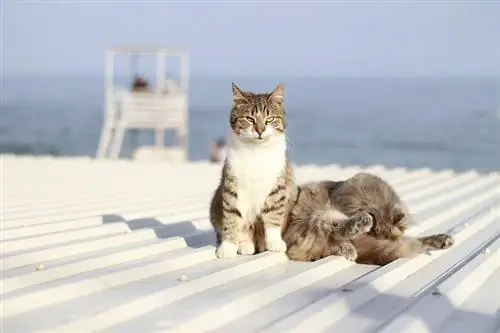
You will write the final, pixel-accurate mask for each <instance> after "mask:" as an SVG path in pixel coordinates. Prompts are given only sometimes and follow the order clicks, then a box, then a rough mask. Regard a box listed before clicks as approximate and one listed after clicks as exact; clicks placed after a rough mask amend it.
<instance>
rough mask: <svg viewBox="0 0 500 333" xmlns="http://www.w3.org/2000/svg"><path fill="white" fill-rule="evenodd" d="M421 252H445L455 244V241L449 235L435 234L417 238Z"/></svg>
mask: <svg viewBox="0 0 500 333" xmlns="http://www.w3.org/2000/svg"><path fill="white" fill-rule="evenodd" d="M418 240H419V242H420V244H421V249H422V252H427V251H438V250H446V249H449V248H450V247H452V246H453V244H455V239H454V238H453V236H452V235H449V234H436V235H430V236H424V237H419V238H418Z"/></svg>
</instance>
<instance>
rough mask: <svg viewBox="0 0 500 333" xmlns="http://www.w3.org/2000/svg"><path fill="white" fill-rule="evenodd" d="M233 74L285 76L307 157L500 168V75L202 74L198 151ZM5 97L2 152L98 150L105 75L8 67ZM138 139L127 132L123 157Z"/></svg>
mask: <svg viewBox="0 0 500 333" xmlns="http://www.w3.org/2000/svg"><path fill="white" fill-rule="evenodd" d="M116 80H117V82H118V83H121V84H126V85H129V84H130V82H129V81H127V80H128V78H125V77H122V78H118V79H116ZM231 82H234V83H236V84H237V85H238V86H239V87H240V88H241V89H243V90H251V91H258V92H265V91H271V90H272V89H274V87H275V86H276V85H277V84H278V83H283V84H284V85H285V105H286V109H287V114H288V131H287V132H288V142H289V153H290V158H291V159H292V161H294V162H295V163H297V164H317V165H326V164H340V165H361V166H367V165H373V164H381V165H384V166H387V167H407V168H410V169H414V168H425V167H427V168H431V169H434V170H441V169H453V170H456V171H466V170H471V169H474V170H477V171H479V172H492V171H500V78H495V77H490V78H484V77H192V78H191V79H190V83H189V87H190V88H189V158H190V160H193V161H199V160H206V159H207V158H208V148H209V146H210V145H211V143H212V142H213V141H214V140H216V139H218V138H220V137H226V136H227V133H228V130H229V129H228V125H229V124H228V120H229V110H230V107H231ZM1 97H2V100H1V106H0V153H9V154H20V155H54V156H95V153H96V149H97V144H98V140H99V135H100V131H101V127H102V122H103V111H104V109H103V105H104V101H103V100H104V79H103V78H102V77H99V76H97V75H96V76H84V75H81V76H76V75H75V76H69V75H68V76H49V75H46V76H42V75H38V76H9V77H7V76H5V77H2V96H1ZM166 140H167V144H175V142H176V137H175V135H174V134H173V133H169V134H168V135H167V139H166ZM131 144H132V141H131V138H130V135H129V134H127V136H126V137H125V145H124V148H123V150H122V157H123V158H130V156H131V153H132V145H131ZM138 144H139V145H152V144H153V134H152V133H150V132H141V133H139V137H138Z"/></svg>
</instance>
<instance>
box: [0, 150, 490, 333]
mask: <svg viewBox="0 0 500 333" xmlns="http://www.w3.org/2000/svg"><path fill="white" fill-rule="evenodd" d="M219 169H220V166H217V165H209V164H207V163H198V164H186V165H169V164H166V163H156V164H153V163H139V162H126V161H119V162H117V161H91V160H88V159H76V158H75V159H51V158H34V157H13V156H3V157H2V229H1V238H2V249H1V250H2V251H1V254H2V258H1V264H2V267H1V268H2V318H1V319H2V328H3V332H8V333H14V332H32V331H46V332H181V331H183V332H240V331H242V332H323V331H325V332H349V333H355V332H387V333H389V332H405V333H410V332H440V333H457V332H468V333H469V332H477V333H486V332H494V331H496V332H498V331H499V329H500V328H499V327H500V319H499V307H500V291H499V289H498V283H499V281H500V239H499V235H500V219H499V216H500V174H498V173H492V174H478V173H476V172H467V173H454V172H452V171H449V170H448V171H439V172H436V171H431V170H428V169H421V170H413V171H409V170H405V169H389V170H388V169H384V168H383V167H380V166H375V167H371V168H365V169H364V170H367V171H371V172H374V173H376V174H379V175H381V176H383V177H384V178H386V179H387V180H388V181H389V182H390V183H391V184H393V185H394V187H395V188H396V190H397V191H398V192H399V193H400V194H401V196H402V197H403V198H404V199H405V200H406V201H407V203H408V205H409V206H410V209H411V210H412V211H413V212H414V214H415V215H416V217H417V218H418V219H419V220H420V221H421V223H420V224H419V225H416V226H414V227H412V229H410V233H411V234H414V235H415V234H428V233H435V232H445V231H451V232H453V233H454V234H455V235H456V245H455V246H454V247H452V248H451V249H450V250H446V251H440V252H434V253H433V254H432V255H422V256H419V257H417V258H414V259H411V260H400V261H396V262H394V263H392V264H390V265H387V266H385V267H375V266H368V265H357V264H353V263H351V262H348V261H347V260H345V259H343V258H337V257H330V258H327V259H324V260H321V261H317V262H315V263H299V262H290V261H288V260H287V259H286V257H285V256H284V255H282V254H277V253H268V252H267V253H262V254H259V255H255V256H240V257H238V258H236V259H231V260H219V259H216V258H215V255H214V246H213V240H214V237H213V234H212V232H211V229H210V227H209V223H208V220H207V215H208V204H209V199H210V196H211V194H212V191H213V189H214V188H215V186H216V184H217V182H218V179H219ZM360 170H361V168H360V167H346V168H342V167H339V166H326V167H319V166H301V167H298V168H297V171H296V172H297V178H298V180H299V181H306V180H315V179H317V180H319V179H341V178H345V177H348V176H350V175H352V174H354V173H355V172H358V171H360Z"/></svg>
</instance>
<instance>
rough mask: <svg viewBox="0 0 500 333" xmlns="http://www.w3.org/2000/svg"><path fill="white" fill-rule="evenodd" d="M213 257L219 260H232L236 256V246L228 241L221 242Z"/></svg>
mask: <svg viewBox="0 0 500 333" xmlns="http://www.w3.org/2000/svg"><path fill="white" fill-rule="evenodd" d="M215 255H216V256H217V258H219V259H232V258H236V256H237V255H238V246H237V245H236V244H234V243H231V242H229V241H223V242H222V243H221V244H220V245H219V246H218V247H217V250H215Z"/></svg>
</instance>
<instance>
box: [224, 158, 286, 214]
mask: <svg viewBox="0 0 500 333" xmlns="http://www.w3.org/2000/svg"><path fill="white" fill-rule="evenodd" d="M229 162H230V164H231V170H232V173H233V175H234V177H236V179H237V186H236V193H237V195H238V199H237V208H238V210H239V212H240V213H241V215H242V217H243V220H244V221H245V223H248V224H253V223H255V221H256V218H257V216H258V215H260V213H261V212H262V209H263V208H264V203H265V201H266V199H267V197H268V196H269V194H270V193H271V191H272V190H273V189H274V188H275V187H276V184H277V180H278V177H279V176H280V175H281V173H282V172H283V169H284V168H285V164H286V159H285V156H284V154H283V153H281V154H280V153H279V151H278V152H277V151H273V150H272V149H266V150H265V151H262V152H259V153H255V152H254V153H253V154H252V153H247V152H232V156H231V157H230V159H229Z"/></svg>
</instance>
